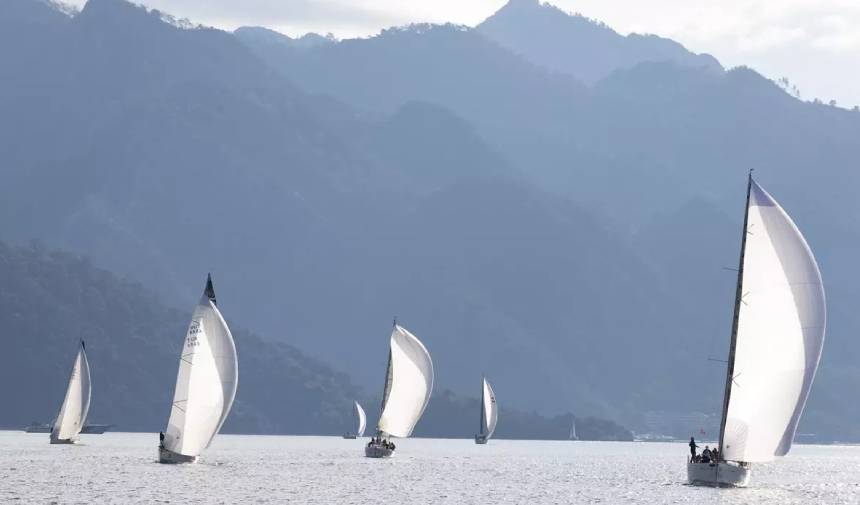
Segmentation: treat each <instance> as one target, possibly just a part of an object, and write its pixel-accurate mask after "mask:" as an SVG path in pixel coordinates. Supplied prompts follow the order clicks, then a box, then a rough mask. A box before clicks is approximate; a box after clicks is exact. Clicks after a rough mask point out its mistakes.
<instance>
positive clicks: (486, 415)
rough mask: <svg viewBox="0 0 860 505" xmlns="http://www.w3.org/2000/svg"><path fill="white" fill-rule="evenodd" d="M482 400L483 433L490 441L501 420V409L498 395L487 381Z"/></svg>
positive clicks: (485, 380)
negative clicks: (497, 398)
mask: <svg viewBox="0 0 860 505" xmlns="http://www.w3.org/2000/svg"><path fill="white" fill-rule="evenodd" d="M482 382H483V387H482V388H481V389H482V393H483V398H482V400H481V433H482V434H483V435H484V437H486V438H487V439H489V438H490V437H492V436H493V432H494V431H496V423H497V422H498V420H499V407H498V406H497V405H496V394H495V393H493V388H492V387H491V386H490V383H489V382H487V379H486V378H484V379H483V381H482Z"/></svg>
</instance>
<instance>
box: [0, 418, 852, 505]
mask: <svg viewBox="0 0 860 505" xmlns="http://www.w3.org/2000/svg"><path fill="white" fill-rule="evenodd" d="M85 438H86V444H85V445H83V444H82V445H80V446H51V445H49V444H48V443H47V440H45V438H44V437H41V436H36V435H32V434H30V435H28V434H25V433H20V432H0V502H2V503H7V502H18V503H34V502H35V503H58V504H71V503H123V504H124V503H170V504H179V503H182V504H185V503H192V504H217V503H238V502H242V503H307V504H331V503H338V504H347V505H364V504H373V505H379V504H385V503H422V504H452V503H498V504H519V503H547V504H555V503H605V504H616V503H623V504H639V503H642V504H645V503H649V504H650V503H678V504H685V503H691V504H692V503H695V504H697V505H698V504H701V503H714V502H716V503H720V504H752V505H755V504H764V503H768V504H770V503H780V504H801V503H803V504H806V503H828V504H829V503H835V504H840V503H845V504H848V503H851V504H854V503H860V476H858V472H856V469H857V468H860V448H856V447H820V446H798V447H795V449H794V450H793V451H792V454H791V455H790V456H789V457H787V458H784V459H783V460H782V461H780V462H778V463H772V464H767V465H756V466H755V467H754V471H753V480H752V485H751V487H750V488H748V489H743V490H736V489H735V490H733V489H727V490H726V489H707V488H699V487H693V486H687V485H686V484H685V482H684V478H685V471H686V469H685V465H684V461H685V452H686V447H685V446H684V445H683V444H641V443H571V442H525V441H506V440H492V441H491V442H490V443H489V444H487V445H486V446H480V445H476V444H474V442H473V441H472V440H471V439H463V440H421V439H410V440H402V441H400V442H398V451H397V452H398V454H397V456H395V457H394V458H392V459H388V460H373V459H368V458H365V457H364V456H363V444H364V442H362V441H361V440H344V439H342V438H340V437H252V436H229V435H221V436H219V437H218V438H216V439H215V442H214V443H213V444H212V447H211V448H210V450H209V451H207V452H206V453H205V454H204V455H203V457H202V458H201V459H200V461H199V462H198V463H196V464H191V465H160V464H158V463H157V461H156V460H155V443H154V442H153V441H154V440H157V437H156V436H155V435H153V434H128V433H108V434H105V435H100V436H85Z"/></svg>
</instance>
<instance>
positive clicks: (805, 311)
mask: <svg viewBox="0 0 860 505" xmlns="http://www.w3.org/2000/svg"><path fill="white" fill-rule="evenodd" d="M739 263H740V264H739V266H738V279H737V288H736V292H735V308H734V318H733V322H732V335H731V345H730V347H729V360H728V370H727V373H726V385H725V395H724V399H723V410H722V420H721V423H720V442H719V446H718V447H719V453H718V456H717V458H716V459H717V460H716V461H711V462H707V463H703V462H698V461H695V462H694V461H690V462H688V464H687V479H688V480H689V482H690V483H691V484H698V485H708V486H745V485H747V483H748V482H749V478H750V464H751V463H759V462H767V461H772V460H773V459H775V458H776V457H777V456H784V455H785V454H787V453H788V451H789V449H790V448H791V444H792V441H793V439H794V434H795V431H796V430H797V424H798V422H799V421H800V416H801V414H802V413H803V407H804V405H805V404H806V398H807V396H808V395H809V390H810V388H811V387H812V381H813V379H814V378H815V371H816V369H817V368H818V361H819V359H820V357H821V349H822V346H823V344H824V328H825V299H824V287H823V285H822V283H821V274H820V272H819V270H818V264H817V263H816V262H815V257H814V256H813V255H812V251H811V250H810V249H809V245H808V244H807V243H806V240H805V239H804V238H803V235H802V234H801V233H800V231H799V230H798V229H797V226H795V224H794V222H793V221H792V220H791V218H790V217H789V216H788V214H786V213H785V211H784V210H783V209H782V207H780V206H779V204H778V203H777V202H776V201H775V200H774V199H773V197H771V196H770V195H769V194H768V193H767V192H766V191H765V190H764V189H762V188H761V186H759V185H758V184H757V183H756V182H755V181H754V180H753V178H752V174H750V177H749V180H748V183H747V206H746V213H745V216H744V227H743V235H742V239H741V253H740V262H739Z"/></svg>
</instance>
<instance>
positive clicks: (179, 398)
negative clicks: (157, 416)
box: [164, 283, 238, 456]
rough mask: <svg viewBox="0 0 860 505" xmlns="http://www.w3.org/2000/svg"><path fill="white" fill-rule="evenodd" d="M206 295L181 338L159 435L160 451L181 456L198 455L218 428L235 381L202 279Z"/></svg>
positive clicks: (230, 346) (231, 346) (229, 341)
mask: <svg viewBox="0 0 860 505" xmlns="http://www.w3.org/2000/svg"><path fill="white" fill-rule="evenodd" d="M207 293H209V294H210V295H211V296H208V295H207ZM207 293H204V294H203V296H202V297H201V298H200V303H199V304H198V305H197V307H196V309H195V310H194V314H193V315H192V317H191V323H190V325H189V327H188V332H187V334H186V337H185V344H184V347H183V349H182V355H181V356H180V359H179V372H178V374H177V378H176V389H175V392H174V395H173V407H172V409H171V411H170V420H169V421H168V423H167V430H166V432H165V437H164V447H165V448H166V449H168V450H170V451H172V452H175V453H178V454H183V455H186V456H197V455H199V454H200V453H201V452H202V451H203V449H205V448H206V447H208V446H209V444H210V442H211V441H212V439H213V438H214V437H215V435H216V434H217V433H218V431H219V430H220V429H221V426H222V425H223V424H224V421H225V420H226V418H227V415H228V414H229V413H230V408H231V407H232V405H233V399H234V398H235V396H236V386H237V382H238V365H237V361H236V345H235V343H234V342H233V336H232V335H231V333H230V329H229V328H228V327H227V323H226V322H225V321H224V318H223V316H222V315H221V312H220V311H219V310H218V308H217V306H216V305H215V302H214V292H211V285H210V284H208V283H207Z"/></svg>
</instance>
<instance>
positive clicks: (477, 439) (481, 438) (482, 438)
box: [475, 435, 487, 445]
mask: <svg viewBox="0 0 860 505" xmlns="http://www.w3.org/2000/svg"><path fill="white" fill-rule="evenodd" d="M475 443H476V444H478V445H484V444H486V443H487V437H486V436H484V435H475Z"/></svg>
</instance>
